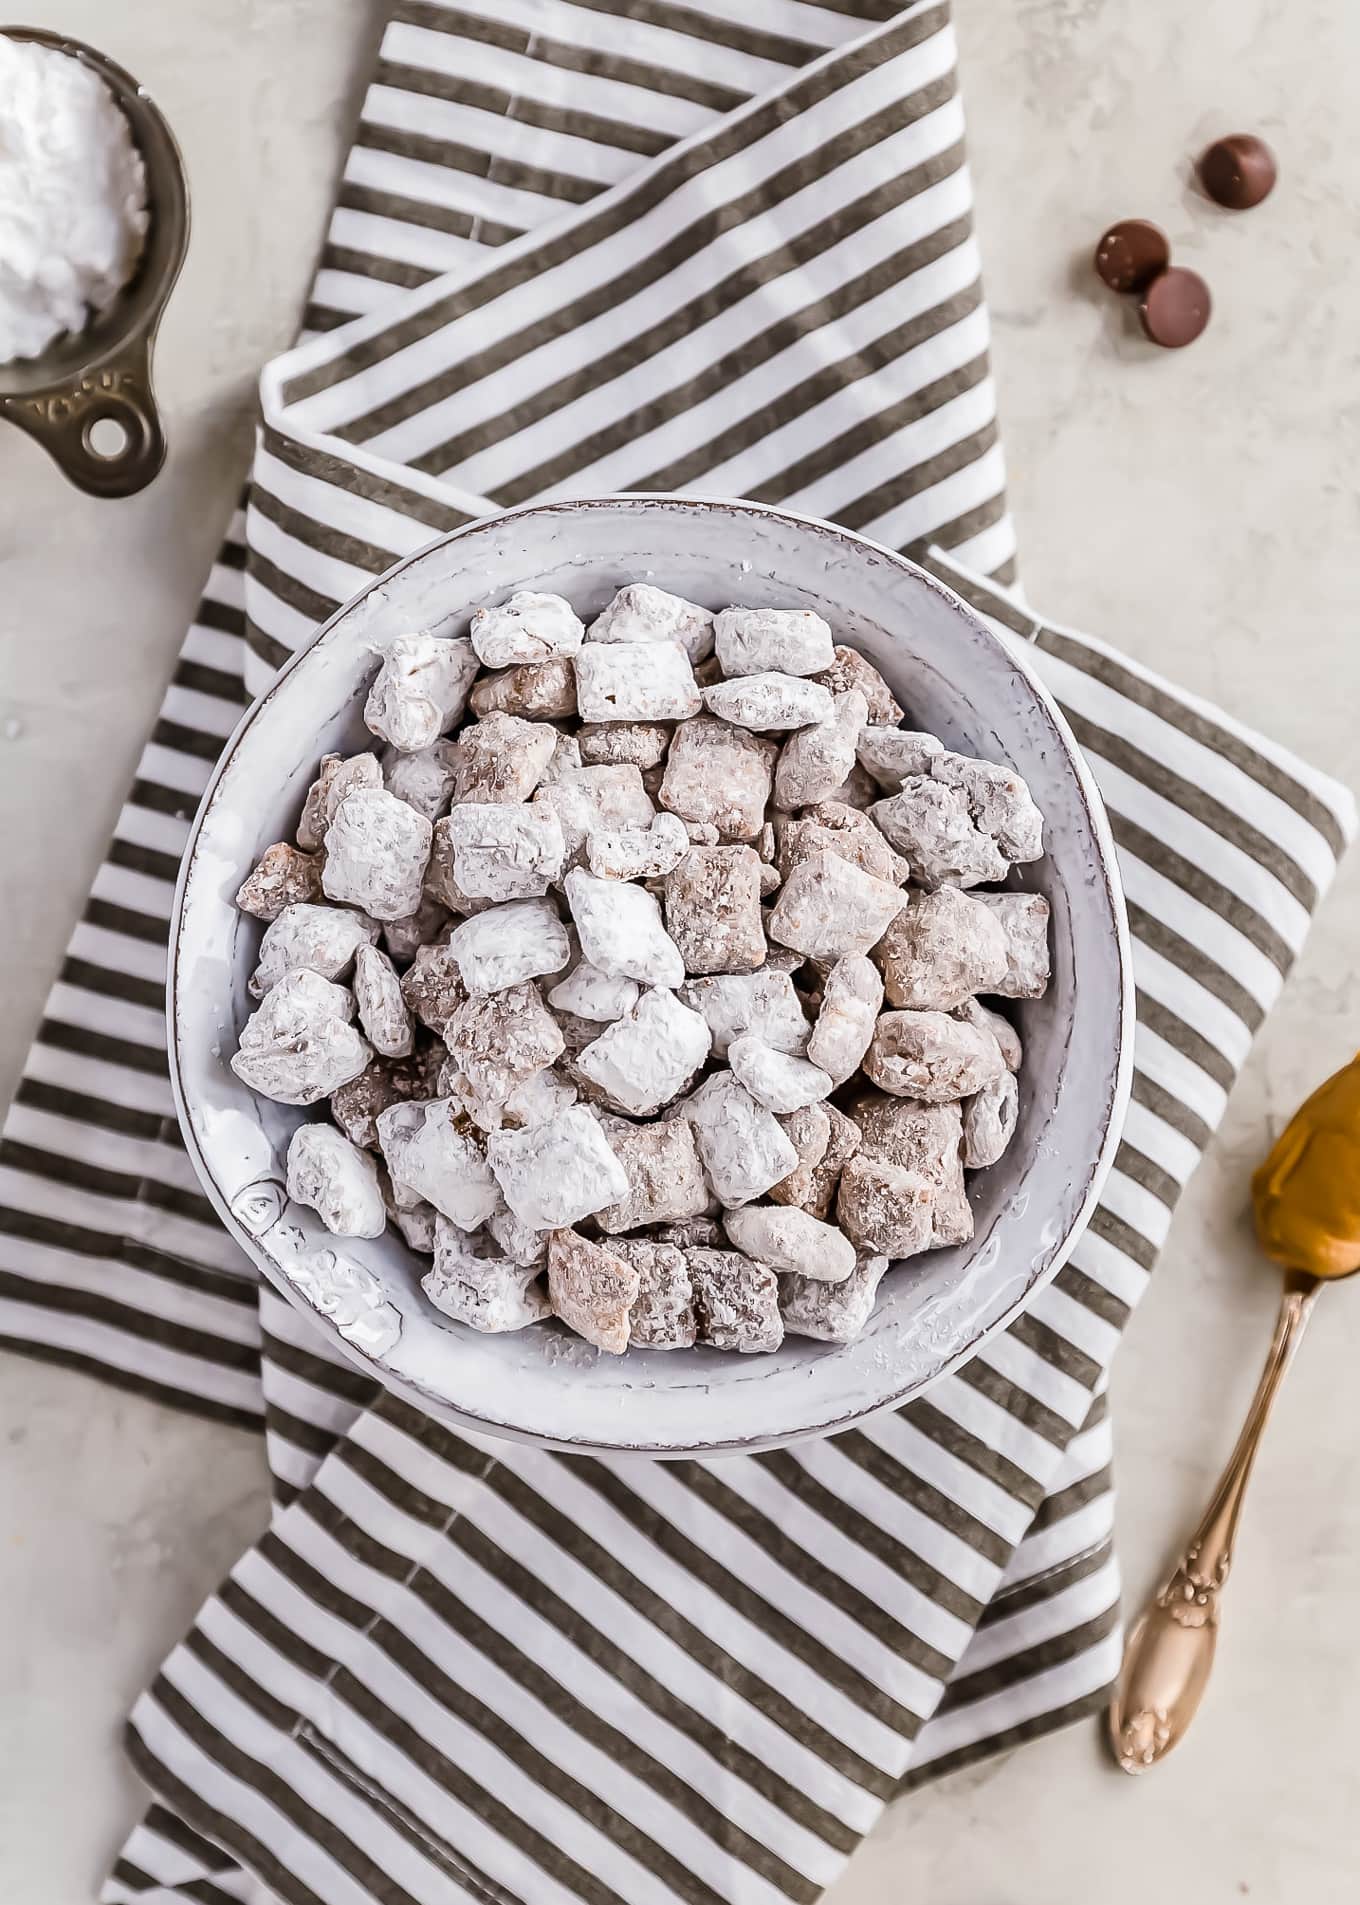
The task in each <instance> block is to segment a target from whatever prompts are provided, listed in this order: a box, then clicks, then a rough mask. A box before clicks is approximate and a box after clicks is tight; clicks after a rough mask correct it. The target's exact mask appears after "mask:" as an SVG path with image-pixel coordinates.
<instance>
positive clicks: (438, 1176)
mask: <svg viewBox="0 0 1360 1905" xmlns="http://www.w3.org/2000/svg"><path fill="white" fill-rule="evenodd" d="M378 1143H379V1145H380V1146H381V1148H382V1154H383V1156H384V1158H385V1159H386V1160H387V1168H388V1170H389V1171H390V1172H391V1173H392V1176H393V1179H394V1180H395V1181H396V1182H397V1183H398V1184H404V1185H406V1186H407V1187H408V1188H409V1189H410V1190H413V1191H415V1192H416V1193H417V1195H418V1196H420V1197H423V1198H424V1199H425V1202H426V1203H427V1204H433V1205H434V1208H435V1209H436V1210H437V1211H441V1212H442V1213H443V1215H444V1216H445V1217H447V1218H448V1219H449V1221H450V1222H451V1223H454V1224H457V1225H458V1227H459V1229H460V1230H476V1229H477V1227H478V1225H480V1224H484V1223H485V1222H486V1220H487V1218H488V1217H489V1216H490V1215H491V1213H492V1211H493V1210H495V1208H496V1205H497V1203H498V1202H499V1201H500V1200H499V1195H498V1193H497V1190H496V1180H495V1178H494V1177H493V1176H492V1174H491V1167H490V1165H489V1164H488V1163H487V1161H486V1152H485V1150H484V1148H483V1145H482V1139H481V1133H480V1132H479V1131H478V1130H477V1129H476V1128H475V1126H474V1125H473V1123H472V1121H471V1119H470V1118H469V1117H468V1116H467V1114H466V1112H464V1110H463V1109H462V1107H461V1105H458V1104H455V1102H454V1100H453V1099H452V1098H430V1099H426V1100H424V1101H423V1102H422V1101H420V1100H418V1099H409V1100H407V1101H406V1102H405V1103H402V1104H395V1105H389V1106H388V1107H387V1109H386V1111H381V1112H379V1114H378Z"/></svg>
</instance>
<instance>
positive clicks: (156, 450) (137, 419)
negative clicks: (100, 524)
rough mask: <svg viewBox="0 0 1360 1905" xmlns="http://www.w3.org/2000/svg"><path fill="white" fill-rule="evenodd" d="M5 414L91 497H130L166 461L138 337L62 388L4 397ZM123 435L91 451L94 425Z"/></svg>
mask: <svg viewBox="0 0 1360 1905" xmlns="http://www.w3.org/2000/svg"><path fill="white" fill-rule="evenodd" d="M0 407H2V408H3V412H4V415H5V416H6V417H7V418H8V419H9V421H10V422H11V423H15V424H17V425H18V426H19V428H20V429H21V430H26V431H27V432H28V434H29V436H31V437H33V438H34V439H36V441H37V442H39V443H40V444H41V445H42V446H43V448H44V449H45V450H46V451H47V453H48V455H49V456H50V457H51V458H52V460H53V462H54V463H56V465H57V467H58V468H59V469H60V470H61V472H62V474H63V475H64V476H66V477H68V478H69V479H70V481H71V482H72V483H74V484H75V485H76V488H77V489H83V490H85V491H87V492H88V493H89V495H91V496H134V495H136V493H137V491H138V490H141V489H145V488H146V486H147V484H148V483H149V482H150V481H151V480H152V478H153V477H154V476H155V475H156V473H157V472H158V471H159V469H160V467H161V465H162V464H163V463H164V461H165V432H164V430H163V429H162V428H161V420H160V413H159V412H158V410H157V408H156V399H155V397H154V396H153V394H152V390H151V352H150V345H149V343H148V341H147V340H146V339H144V338H142V339H138V340H137V341H136V342H135V343H133V344H132V345H130V346H129V347H128V349H127V350H125V351H124V352H122V353H121V354H120V355H119V356H118V357H116V358H114V359H111V360H110V361H109V362H108V363H106V364H101V365H100V366H99V368H98V369H96V370H90V371H85V372H83V373H82V374H81V376H79V377H78V378H76V379H75V380H74V381H73V382H71V383H70V384H68V385H67V386H66V388H65V389H64V390H56V391H53V390H49V391H44V392H43V393H42V394H41V395H40V396H36V397H8V398H6V399H5V400H4V402H3V406H0ZM106 420H108V421H109V422H112V423H114V424H116V425H117V426H118V429H119V430H120V431H121V432H122V441H121V443H120V444H119V443H116V442H113V443H111V445H110V448H109V449H108V450H101V449H96V448H95V446H94V442H93V440H92V433H93V432H94V429H95V426H96V424H99V423H103V422H105V421H106Z"/></svg>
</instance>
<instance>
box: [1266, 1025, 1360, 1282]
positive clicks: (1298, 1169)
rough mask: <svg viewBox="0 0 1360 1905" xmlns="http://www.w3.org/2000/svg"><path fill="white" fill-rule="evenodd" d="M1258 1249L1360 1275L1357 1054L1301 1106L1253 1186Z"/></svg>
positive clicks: (1289, 1263)
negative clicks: (1258, 1241)
mask: <svg viewBox="0 0 1360 1905" xmlns="http://www.w3.org/2000/svg"><path fill="white" fill-rule="evenodd" d="M1251 1195H1252V1202H1253V1204H1254V1206H1255V1210H1256V1234H1257V1236H1258V1237H1259V1238H1260V1240H1261V1248H1262V1249H1263V1250H1264V1251H1265V1253H1266V1255H1267V1256H1268V1257H1273V1258H1274V1260H1275V1262H1276V1263H1279V1264H1283V1265H1284V1267H1285V1269H1287V1270H1306V1271H1307V1272H1308V1273H1309V1274H1310V1275H1311V1276H1315V1277H1320V1278H1331V1277H1349V1276H1351V1275H1352V1274H1353V1273H1354V1272H1355V1271H1356V1270H1360V1055H1357V1056H1356V1057H1355V1058H1353V1059H1352V1060H1351V1062H1350V1064H1349V1065H1343V1066H1342V1068H1341V1070H1340V1071H1339V1072H1334V1073H1333V1074H1332V1076H1331V1077H1330V1078H1329V1079H1328V1080H1327V1082H1326V1083H1325V1084H1323V1085H1319V1086H1318V1088H1317V1090H1316V1091H1315V1092H1314V1093H1313V1095H1312V1097H1311V1098H1308V1099H1306V1100H1305V1101H1304V1103H1303V1104H1301V1105H1300V1106H1299V1108H1298V1110H1297V1111H1296V1112H1295V1113H1294V1116H1293V1117H1292V1118H1291V1119H1290V1121H1289V1123H1288V1124H1287V1125H1286V1126H1285V1128H1284V1130H1283V1131H1282V1132H1281V1133H1280V1135H1279V1137H1278V1138H1277V1139H1276V1140H1275V1143H1274V1144H1273V1146H1272V1147H1271V1150H1270V1154H1269V1156H1268V1157H1267V1158H1266V1159H1265V1161H1264V1163H1263V1164H1261V1165H1260V1167H1259V1168H1258V1169H1257V1171H1256V1173H1255V1175H1254V1176H1253V1178H1252V1180H1251Z"/></svg>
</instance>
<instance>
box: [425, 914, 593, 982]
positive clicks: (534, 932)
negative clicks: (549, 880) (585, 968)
mask: <svg viewBox="0 0 1360 1905" xmlns="http://www.w3.org/2000/svg"><path fill="white" fill-rule="evenodd" d="M448 948H449V951H450V952H451V953H452V954H453V956H454V958H455V959H456V960H457V962H458V971H459V973H460V975H461V977H462V981H463V984H464V985H465V986H466V987H467V989H468V991H469V992H504V991H505V990H506V988H507V987H508V986H517V985H521V984H523V982H524V981H525V980H526V979H538V978H540V977H541V976H542V975H543V974H545V973H550V972H561V970H562V968H563V967H564V966H565V965H566V963H567V961H568V960H569V959H570V958H571V941H570V940H569V939H568V937H567V929H566V927H565V926H564V925H563V924H562V922H561V920H560V919H559V918H558V916H557V908H556V907H555V906H554V905H553V903H552V901H551V900H507V901H506V902H505V903H504V905H502V906H492V907H488V908H487V910H486V912H484V913H478V914H476V915H475V917H474V918H472V919H465V920H463V921H461V922H460V923H459V924H458V925H457V926H455V927H454V929H453V931H452V932H451V933H450V934H449V937H448Z"/></svg>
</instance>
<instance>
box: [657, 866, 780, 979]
mask: <svg viewBox="0 0 1360 1905" xmlns="http://www.w3.org/2000/svg"><path fill="white" fill-rule="evenodd" d="M666 926H667V929H668V931H669V932H670V935H671V938H672V939H673V940H674V941H675V943H676V945H677V946H678V947H679V948H680V956H681V958H682V959H683V960H684V962H685V971H686V972H688V973H716V972H754V971H755V970H756V968H757V967H758V966H761V965H763V964H764V963H765V927H764V922H763V920H762V918H761V912H760V859H759V856H758V855H757V854H756V852H755V850H754V849H753V848H751V847H691V848H690V849H689V851H688V852H687V853H686V855H685V857H684V859H683V860H682V861H681V862H680V864H679V866H678V867H676V869H675V871H674V872H673V873H670V874H668V875H667V876H666Z"/></svg>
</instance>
